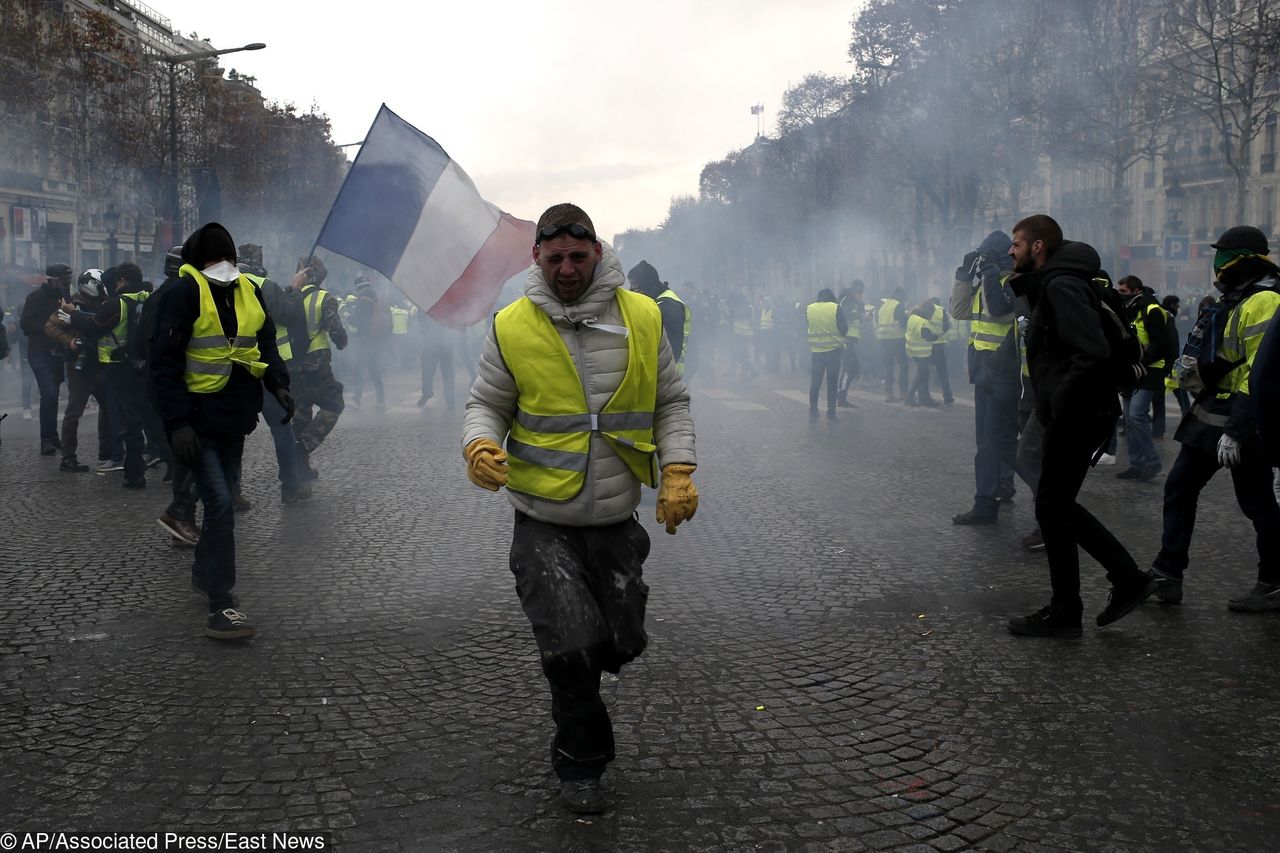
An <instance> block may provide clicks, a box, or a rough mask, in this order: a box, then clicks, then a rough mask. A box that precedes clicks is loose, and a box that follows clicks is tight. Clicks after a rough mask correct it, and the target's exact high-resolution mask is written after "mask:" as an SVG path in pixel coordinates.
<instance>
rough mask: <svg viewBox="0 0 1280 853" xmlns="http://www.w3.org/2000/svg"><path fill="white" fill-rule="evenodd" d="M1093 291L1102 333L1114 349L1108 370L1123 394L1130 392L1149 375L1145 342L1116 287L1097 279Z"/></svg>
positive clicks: (1111, 349)
mask: <svg viewBox="0 0 1280 853" xmlns="http://www.w3.org/2000/svg"><path fill="white" fill-rule="evenodd" d="M1093 289H1094V293H1095V294H1097V297H1098V314H1099V315H1100V316H1101V325H1102V334H1103V335H1104V336H1105V337H1106V339H1107V347H1108V349H1109V350H1110V351H1111V354H1110V356H1109V357H1108V359H1107V373H1108V375H1109V376H1110V377H1111V381H1112V383H1114V385H1115V388H1116V390H1117V391H1119V392H1120V393H1121V394H1128V393H1130V392H1131V391H1133V390H1134V389H1136V388H1137V387H1138V386H1139V385H1141V384H1142V380H1143V379H1144V378H1145V377H1146V375H1147V368H1146V365H1144V364H1143V363H1142V343H1141V342H1140V341H1139V340H1138V332H1137V330H1136V329H1134V327H1133V324H1132V323H1130V322H1129V321H1128V320H1126V319H1125V318H1124V317H1125V308H1124V300H1123V299H1122V298H1121V297H1120V294H1119V293H1117V292H1116V291H1115V290H1114V289H1113V288H1111V287H1107V286H1105V285H1102V284H1098V283H1096V282H1095V284H1094V286H1093Z"/></svg>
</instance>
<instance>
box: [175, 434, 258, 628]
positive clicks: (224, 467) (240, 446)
mask: <svg viewBox="0 0 1280 853" xmlns="http://www.w3.org/2000/svg"><path fill="white" fill-rule="evenodd" d="M243 455H244V436H242V435H241V436H235V437H231V436H205V435H202V436H200V460H199V462H198V463H197V464H196V465H195V467H193V468H192V469H191V472H192V474H193V475H194V477H195V483H196V491H198V492H199V494H200V502H201V503H203V504H204V522H203V523H202V524H201V525H200V544H198V545H196V560H195V565H194V566H192V569H191V571H192V574H194V575H195V576H196V577H197V578H199V579H200V580H201V581H202V582H203V583H204V585H205V588H206V589H208V590H209V612H210V613H214V612H216V611H218V610H223V609H225V608H228V607H231V606H232V604H231V590H232V588H234V587H235V585H236V531H235V511H234V508H233V507H232V505H231V499H232V498H233V497H234V496H235V495H238V494H239V493H240V459H241V457H242V456H243ZM174 479H175V480H176V479H177V474H175V475H174Z"/></svg>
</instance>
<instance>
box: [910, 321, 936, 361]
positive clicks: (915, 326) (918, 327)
mask: <svg viewBox="0 0 1280 853" xmlns="http://www.w3.org/2000/svg"><path fill="white" fill-rule="evenodd" d="M928 328H929V321H928V320H926V319H925V318H924V317H921V316H920V315H919V314H911V315H910V316H908V317H907V333H906V339H907V355H909V356H911V357H912V358H928V357H929V356H931V355H933V342H932V341H927V340H925V337H924V335H923V334H922V333H923V332H924V330H925V329H928Z"/></svg>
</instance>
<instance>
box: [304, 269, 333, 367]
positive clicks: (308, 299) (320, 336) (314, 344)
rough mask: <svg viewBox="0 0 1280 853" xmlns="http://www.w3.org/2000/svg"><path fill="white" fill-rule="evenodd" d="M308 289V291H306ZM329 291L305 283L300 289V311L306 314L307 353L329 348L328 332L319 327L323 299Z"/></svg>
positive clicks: (322, 313) (322, 312)
mask: <svg viewBox="0 0 1280 853" xmlns="http://www.w3.org/2000/svg"><path fill="white" fill-rule="evenodd" d="M308 291H310V292H308ZM328 295H329V291H327V290H321V289H320V288H319V287H316V286H315V285H313V284H312V285H307V286H306V287H304V288H303V289H302V311H303V313H304V314H306V316H307V339H308V340H309V341H310V343H308V344H307V354H308V355H310V354H311V353H313V352H318V351H319V350H322V349H328V348H329V333H328V332H326V331H325V330H324V329H322V328H321V327H320V320H321V318H322V317H323V315H324V300H325V298H326V297H327V296H328Z"/></svg>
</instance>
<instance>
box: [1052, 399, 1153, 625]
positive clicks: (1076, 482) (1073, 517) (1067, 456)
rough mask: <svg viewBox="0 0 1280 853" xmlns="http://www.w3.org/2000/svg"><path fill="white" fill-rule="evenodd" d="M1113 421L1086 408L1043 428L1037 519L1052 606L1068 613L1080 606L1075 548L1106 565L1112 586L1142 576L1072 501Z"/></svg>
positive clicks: (1108, 535) (1106, 533) (1128, 584)
mask: <svg viewBox="0 0 1280 853" xmlns="http://www.w3.org/2000/svg"><path fill="white" fill-rule="evenodd" d="M1114 422H1115V420H1114V417H1113V416H1111V415H1103V414H1100V413H1098V412H1086V413H1081V414H1078V415H1075V416H1073V417H1067V418H1060V419H1058V420H1055V421H1054V422H1053V423H1051V424H1049V426H1048V427H1046V428H1045V431H1044V457H1043V459H1042V460H1041V465H1040V488H1039V489H1038V490H1037V491H1036V521H1037V522H1039V523H1040V532H1041V534H1042V535H1043V536H1044V547H1045V554H1046V556H1047V557H1048V558H1049V579H1050V581H1051V582H1052V584H1053V606H1054V607H1055V608H1056V609H1061V610H1063V611H1066V612H1069V613H1079V612H1080V611H1081V610H1082V609H1083V606H1082V604H1081V601H1080V552H1079V548H1083V549H1084V550H1085V551H1086V552H1087V553H1088V554H1089V556H1091V557H1093V558H1094V559H1095V560H1097V561H1098V562H1099V563H1100V564H1101V565H1102V567H1103V568H1104V569H1106V572H1107V580H1109V581H1111V584H1112V586H1114V587H1118V588H1122V589H1124V588H1129V587H1132V586H1133V585H1135V584H1137V583H1139V582H1141V581H1143V580H1144V579H1145V575H1144V573H1143V572H1141V571H1139V569H1138V564H1137V563H1135V562H1134V560H1133V557H1132V556H1130V554H1129V552H1128V551H1126V550H1125V547H1124V545H1121V544H1120V541H1119V540H1118V539H1116V538H1115V536H1113V535H1111V532H1110V531H1109V530H1107V528H1106V527H1104V526H1103V525H1102V522H1100V521H1098V519H1096V518H1094V517H1093V516H1092V515H1091V514H1090V513H1089V511H1088V510H1087V509H1085V508H1084V507H1082V506H1081V505H1080V504H1079V503H1078V502H1077V501H1076V498H1077V496H1078V495H1079V494H1080V487H1081V486H1082V485H1083V484H1084V478H1085V475H1087V474H1088V473H1089V468H1090V465H1091V463H1092V461H1093V454H1094V452H1095V451H1097V449H1098V447H1099V446H1101V444H1102V442H1104V441H1105V440H1106V438H1107V433H1108V431H1109V430H1110V429H1111V426H1112V424H1113V423H1114Z"/></svg>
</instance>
